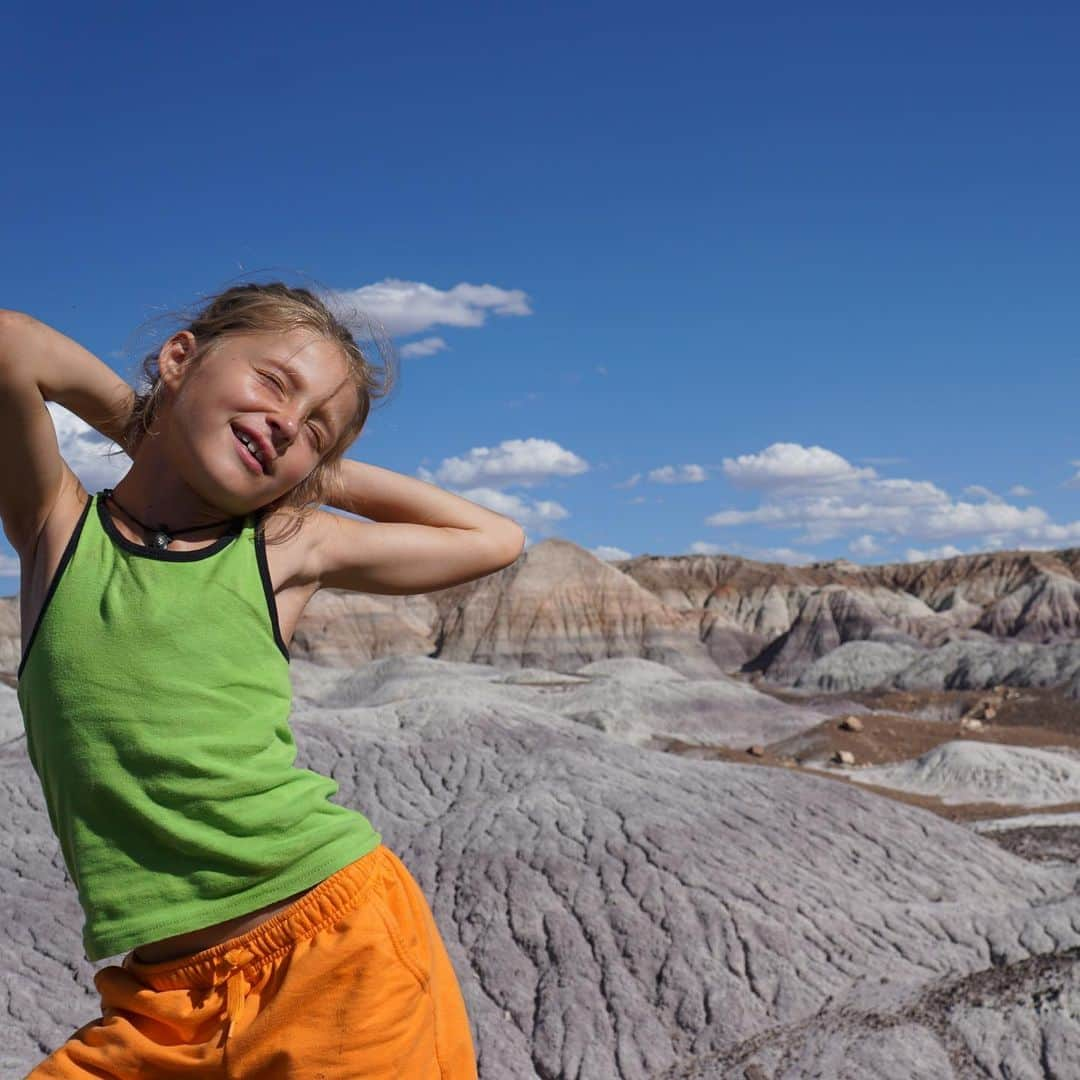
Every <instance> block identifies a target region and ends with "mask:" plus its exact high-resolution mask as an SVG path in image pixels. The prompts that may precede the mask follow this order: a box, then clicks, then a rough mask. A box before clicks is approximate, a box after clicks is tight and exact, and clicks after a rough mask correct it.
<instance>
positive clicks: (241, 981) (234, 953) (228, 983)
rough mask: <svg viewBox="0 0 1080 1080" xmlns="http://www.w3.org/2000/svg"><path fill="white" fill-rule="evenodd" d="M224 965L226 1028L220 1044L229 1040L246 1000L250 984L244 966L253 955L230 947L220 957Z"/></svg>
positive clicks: (245, 950)
mask: <svg viewBox="0 0 1080 1080" xmlns="http://www.w3.org/2000/svg"><path fill="white" fill-rule="evenodd" d="M221 959H222V961H223V962H224V965H225V972H226V979H225V1023H226V1025H227V1029H226V1031H225V1035H224V1038H223V1039H222V1043H221V1045H225V1043H227V1042H228V1041H229V1037H230V1036H231V1035H232V1032H233V1025H234V1024H235V1023H236V1021H237V1020H238V1019H239V1017H240V1014H241V1013H242V1012H243V1010H244V1004H245V1002H246V1001H247V994H248V991H249V990H250V989H251V984H250V983H249V982H248V981H247V979H246V978H245V976H244V966H245V965H246V964H250V963H251V961H252V960H253V959H254V955H253V954H252V953H250V952H248V950H247V949H230V950H229V951H228V952H227V953H225V954H224V955H223V956H222V957H221Z"/></svg>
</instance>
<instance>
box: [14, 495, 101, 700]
mask: <svg viewBox="0 0 1080 1080" xmlns="http://www.w3.org/2000/svg"><path fill="white" fill-rule="evenodd" d="M93 501H94V497H93V496H92V495H91V496H90V497H89V498H88V499H87V500H86V505H85V506H84V507H83V508H82V513H81V514H79V520H78V521H77V522H76V524H75V528H74V529H72V530H71V536H69V537H68V542H67V547H65V548H64V554H63V555H61V556H60V563H59V565H58V566H57V567H56V573H55V574H53V579H52V581H50V582H49V588H48V591H47V592H46V593H45V599H44V600H43V601H42V604H41V610H40V611H39V612H38V617H37V621H36V622H35V623H34V629H33V630H31V631H30V637H29V638H28V639H27V642H26V650H25V652H23V655H22V659H21V660H20V661H19V670H18V671H17V672H16V673H15V678H16V679H21V678H22V673H23V669H24V668H25V667H26V661H27V660H28V659H29V658H30V650H31V649H32V648H33V647H34V639H35V638H36V637H37V633H38V630H39V629H40V628H41V620H42V619H44V618H45V612H46V611H48V610H49V604H50V603H51V602H52V598H53V593H55V592H56V587H57V585H59V584H60V579H61V578H62V577H63V576H64V571H65V570H66V569H67V568H68V563H70V562H71V557H72V556H73V555H74V554H75V548H76V547H77V546H78V543H79V537H80V536H82V531H83V525H84V524H86V515H87V514H88V513H89V512H90V504H91V503H92V502H93Z"/></svg>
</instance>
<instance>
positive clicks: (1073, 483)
mask: <svg viewBox="0 0 1080 1080" xmlns="http://www.w3.org/2000/svg"><path fill="white" fill-rule="evenodd" d="M1069 464H1070V465H1072V466H1073V467H1074V468H1080V461H1070V462H1069ZM1065 486H1066V487H1070V488H1075V487H1080V472H1078V473H1077V474H1076V475H1075V476H1074V477H1072V479H1070V480H1066V481H1065Z"/></svg>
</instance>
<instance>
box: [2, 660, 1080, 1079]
mask: <svg viewBox="0 0 1080 1080" xmlns="http://www.w3.org/2000/svg"><path fill="white" fill-rule="evenodd" d="M294 682H295V687H296V695H297V696H296V712H295V715H294V720H293V728H294V731H295V734H296V739H297V743H298V747H299V755H298V764H300V765H302V766H305V767H309V768H312V769H315V770H318V771H320V772H324V773H326V774H328V775H331V776H333V777H334V778H335V779H337V780H338V781H339V783H340V785H341V789H340V791H339V793H338V794H337V795H336V796H335V801H338V802H341V803H343V804H345V805H349V806H353V807H356V808H358V809H360V810H362V811H363V812H364V813H366V814H367V815H368V817H369V818H370V819H371V820H372V822H373V823H374V824H375V826H376V828H377V829H378V830H379V831H380V832H381V833H382V835H383V840H384V842H385V843H386V844H387V845H388V846H390V847H391V848H392V849H393V850H394V851H396V852H397V853H398V854H399V855H400V856H401V857H402V859H403V860H404V861H405V863H406V864H407V866H408V867H409V869H410V870H411V872H412V873H413V875H414V876H415V877H416V879H417V881H418V882H419V884H420V886H421V888H422V889H423V891H424V893H425V895H426V896H427V897H428V898H429V900H430V902H431V905H432V908H433V910H434V913H435V917H436V920H437V922H438V924H439V926H440V928H441V930H442V933H443V936H444V939H445V941H446V943H447V947H448V950H449V952H450V955H451V958H452V959H453V962H454V964H455V967H456V969H457V971H458V973H459V977H460V980H461V983H462V988H463V991H464V994H465V998H466V1002H467V1005H468V1009H469V1014H470V1017H471V1021H472V1024H473V1029H474V1035H475V1039H476V1045H477V1049H478V1053H479V1059H480V1069H481V1076H482V1077H483V1078H484V1080H528V1078H530V1077H540V1078H544V1080H551V1078H556V1077H558V1078H563V1077H565V1078H569V1080H606V1078H613V1080H614V1078H625V1080H645V1078H670V1080H675V1078H676V1077H678V1078H689V1077H733V1078H736V1080H738V1078H742V1077H746V1078H750V1080H779V1078H784V1080H795V1078H802V1077H822V1078H828V1080H838V1078H848V1077H850V1078H853V1080H855V1078H864V1077H865V1078H867V1080H870V1078H874V1080H890V1078H895V1080H912V1078H923V1077H925V1078H926V1080H931V1078H932V1080H947V1078H949V1077H957V1078H967V1077H994V1078H1001V1080H1005V1078H1009V1080H1028V1078H1033V1080H1034V1078H1036V1077H1059V1078H1062V1080H1064V1078H1066V1077H1074V1076H1078V1075H1080V983H1078V979H1077V975H1076V963H1075V961H1076V958H1077V956H1078V955H1080V895H1078V891H1077V890H1078V883H1080V874H1078V872H1077V869H1076V867H1075V864H1074V863H1073V862H1071V861H1068V860H1066V859H1061V858H1047V859H1040V858H1025V857H1023V853H1015V852H1014V851H1012V850H1009V846H1008V844H1003V843H1001V842H1000V836H997V835H991V834H990V832H989V830H988V831H986V832H980V831H978V830H976V829H975V828H972V827H970V826H964V825H959V824H954V823H951V822H949V821H947V820H944V819H943V818H941V817H938V816H935V815H934V814H932V813H930V812H929V811H926V810H923V809H920V808H917V807H914V806H908V805H903V804H901V803H898V802H895V801H893V800H890V799H887V798H884V797H882V796H880V795H878V794H874V793H872V792H869V791H864V790H862V789H861V788H860V787H858V786H857V785H854V784H843V783H839V782H836V781H834V780H831V779H828V778H826V777H821V776H811V775H806V774H803V773H799V772H797V771H793V770H788V769H781V768H770V767H764V766H755V767H747V766H742V765H738V764H731V763H727V762H723V761H701V760H693V759H690V758H686V757H678V756H675V755H672V754H666V753H662V752H660V751H657V750H650V749H647V748H646V747H645V745H644V744H645V743H647V742H648V739H649V738H650V737H651V735H654V734H671V733H682V734H683V735H690V734H692V736H693V738H694V740H695V741H701V740H706V739H713V740H715V741H716V744H717V745H725V744H726V743H731V742H738V743H741V742H746V741H762V742H766V741H769V740H772V739H776V738H781V737H783V736H784V735H785V734H788V733H790V732H791V731H793V730H797V729H798V726H799V718H798V716H797V715H796V712H797V710H796V709H794V708H793V707H786V706H780V705H779V704H778V703H776V702H773V701H771V700H768V699H765V698H762V699H761V700H758V698H757V697H756V696H755V692H754V691H753V690H751V689H750V688H748V687H746V686H745V685H740V684H736V683H735V682H734V681H732V680H727V679H723V678H720V679H717V680H709V681H700V680H699V681H688V680H686V679H684V678H682V677H681V676H678V675H673V674H672V673H671V672H669V671H668V670H667V669H665V668H662V667H660V665H657V664H651V663H649V662H647V661H639V660H628V661H604V662H600V663H594V664H591V665H588V666H587V667H586V668H583V669H582V670H580V671H578V672H575V673H573V674H562V675H560V674H559V673H556V672H550V671H538V670H536V671H531V672H530V671H528V670H526V671H522V670H516V671H513V672H507V671H498V670H496V669H494V668H489V667H484V666H480V665H470V664H457V663H448V662H445V661H438V660H431V659H425V658H409V659H386V660H380V661H376V662H374V663H371V664H367V665H364V666H362V667H359V668H357V669H355V670H343V669H333V668H320V667H316V666H314V665H311V664H307V663H304V662H303V661H297V662H296V663H295V664H294ZM13 699H14V694H13V693H11V692H10V691H7V689H6V688H3V687H0V777H2V787H0V791H2V798H3V817H2V820H3V822H4V823H5V824H4V828H3V831H2V832H0V844H2V851H0V881H2V886H3V895H4V898H5V916H6V917H5V919H4V920H3V926H2V928H0V972H2V975H0V1013H2V1015H3V1020H4V1030H5V1035H6V1038H5V1039H4V1040H3V1042H2V1044H0V1075H2V1076H4V1077H8V1076H11V1077H16V1076H20V1075H22V1073H23V1072H25V1071H26V1070H27V1069H29V1068H30V1067H31V1066H32V1065H33V1064H35V1063H36V1062H37V1061H39V1060H41V1058H42V1057H44V1056H45V1055H46V1054H47V1053H48V1052H49V1051H51V1050H52V1049H53V1048H55V1047H56V1046H57V1045H59V1043H61V1042H62V1041H63V1040H64V1039H65V1038H66V1037H67V1036H68V1035H69V1034H70V1033H71V1032H72V1031H74V1030H75V1029H76V1028H78V1027H80V1026H82V1025H83V1024H85V1023H86V1022H87V1021H88V1020H90V1019H92V1018H93V1017H95V1016H96V1015H98V1008H97V1006H98V998H97V995H96V991H95V990H94V987H93V983H92V976H93V974H94V971H95V970H96V969H97V968H98V967H100V966H103V963H104V962H103V963H102V964H97V965H94V964H90V963H88V962H86V961H85V959H83V958H82V952H81V943H80V930H81V912H80V910H79V908H78V905H77V902H76V899H75V894H74V890H73V888H72V886H71V884H70V883H69V882H68V881H67V880H66V876H65V872H64V869H63V866H62V863H61V861H60V857H59V854H58V849H57V844H56V841H55V839H54V837H53V835H52V833H51V831H50V829H49V824H48V820H47V817H46V814H45V809H44V805H43V802H42V798H41V793H40V789H39V787H38V784H37V779H36V777H35V776H34V773H33V770H32V768H31V766H30V764H29V761H28V760H27V758H26V750H25V744H24V741H23V739H22V736H21V734H20V731H21V728H20V727H19V725H18V724H17V723H13V717H14V720H15V721H17V718H18V715H17V711H15V710H14V700H13ZM818 719H820V717H819V716H818V715H817V714H813V715H806V714H804V715H803V723H804V725H805V726H807V727H809V726H812V724H814V723H816V722H817V721H818ZM109 962H115V960H113V961H109Z"/></svg>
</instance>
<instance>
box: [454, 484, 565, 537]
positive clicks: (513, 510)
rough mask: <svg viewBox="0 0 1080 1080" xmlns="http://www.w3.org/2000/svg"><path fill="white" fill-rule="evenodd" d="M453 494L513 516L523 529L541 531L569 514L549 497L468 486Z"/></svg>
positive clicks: (507, 515)
mask: <svg viewBox="0 0 1080 1080" xmlns="http://www.w3.org/2000/svg"><path fill="white" fill-rule="evenodd" d="M454 494H455V495H460V496H461V497H462V498H463V499H468V500H469V501H470V502H474V503H476V504H477V505H479V506H484V507H486V508H487V509H488V510H493V511H494V512H495V513H496V514H503V515H505V516H506V517H508V518H513V520H514V521H516V522H517V523H518V524H519V525H520V526H521V527H522V528H523V529H528V528H539V529H540V530H541V531H543V530H544V529H546V528H548V527H549V526H550V525H551V523H552V522H555V521H562V520H563V519H564V518H568V517H569V516H570V511H569V510H567V509H566V507H565V506H561V505H560V504H559V503H557V502H553V501H552V500H551V499H537V500H533V501H530V500H528V499H525V498H523V497H522V496H520V495H511V494H509V493H508V492H505V491H498V490H496V489H495V488H487V487H478V488H468V489H467V490H465V491H456V492H454Z"/></svg>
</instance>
